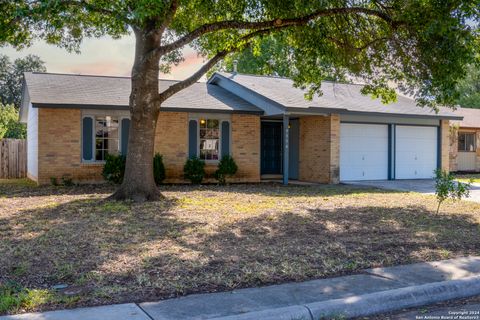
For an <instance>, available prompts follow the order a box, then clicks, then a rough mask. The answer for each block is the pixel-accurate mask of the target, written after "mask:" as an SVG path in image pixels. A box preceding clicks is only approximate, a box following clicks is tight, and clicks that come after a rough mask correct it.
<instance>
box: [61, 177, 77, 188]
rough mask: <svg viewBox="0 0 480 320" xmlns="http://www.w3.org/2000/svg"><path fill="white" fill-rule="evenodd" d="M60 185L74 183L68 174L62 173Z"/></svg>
mask: <svg viewBox="0 0 480 320" xmlns="http://www.w3.org/2000/svg"><path fill="white" fill-rule="evenodd" d="M62 185H63V186H65V187H72V186H74V185H75V184H74V183H73V179H72V178H69V177H68V176H66V175H63V176H62Z"/></svg>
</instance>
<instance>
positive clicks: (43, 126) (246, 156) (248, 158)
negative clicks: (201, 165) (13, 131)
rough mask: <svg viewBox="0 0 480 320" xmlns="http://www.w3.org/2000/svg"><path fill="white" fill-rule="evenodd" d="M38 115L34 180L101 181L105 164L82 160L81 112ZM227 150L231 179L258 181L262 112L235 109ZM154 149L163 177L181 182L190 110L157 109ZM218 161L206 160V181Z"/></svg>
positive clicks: (47, 111)
mask: <svg viewBox="0 0 480 320" xmlns="http://www.w3.org/2000/svg"><path fill="white" fill-rule="evenodd" d="M38 116H39V119H38V123H39V126H38V183H39V184H49V183H50V179H51V178H53V177H54V178H56V179H57V181H58V182H61V178H62V177H66V178H69V179H73V180H74V181H75V182H80V183H92V182H101V181H103V177H102V175H101V172H102V168H103V165H102V164H94V163H90V164H87V163H82V161H81V130H82V129H81V117H82V112H81V110H78V109H60V108H55V109H53V108H52V109H49V108H40V109H39V114H38ZM231 130H232V143H231V152H232V156H233V157H234V159H235V161H236V162H237V165H238V168H239V170H238V172H237V174H236V176H235V177H234V179H232V181H235V182H258V181H260V117H259V116H255V115H240V114H238V115H237V114H234V115H232V118H231ZM155 152H158V153H160V154H161V155H163V161H164V164H165V170H166V179H165V182H166V183H183V182H186V181H185V180H184V179H183V165H184V164H185V161H186V159H187V156H188V113H185V112H161V113H160V115H159V121H158V125H157V129H156V132H155ZM216 168H217V166H216V164H207V166H206V172H207V179H206V181H214V180H213V172H214V171H215V170H216Z"/></svg>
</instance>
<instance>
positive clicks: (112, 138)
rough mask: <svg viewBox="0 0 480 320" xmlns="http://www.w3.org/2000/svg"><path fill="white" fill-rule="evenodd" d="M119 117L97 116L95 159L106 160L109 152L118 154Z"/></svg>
mask: <svg viewBox="0 0 480 320" xmlns="http://www.w3.org/2000/svg"><path fill="white" fill-rule="evenodd" d="M118 137H119V134H118V117H111V116H96V117H95V161H104V160H105V156H106V155H107V154H118V153H119V143H118Z"/></svg>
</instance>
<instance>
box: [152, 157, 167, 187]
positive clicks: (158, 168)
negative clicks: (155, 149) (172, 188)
mask: <svg viewBox="0 0 480 320" xmlns="http://www.w3.org/2000/svg"><path fill="white" fill-rule="evenodd" d="M153 177H154V178H155V183H156V184H157V185H160V184H162V182H163V180H165V166H164V165H163V158H162V155H161V154H159V153H156V154H155V156H154V157H153Z"/></svg>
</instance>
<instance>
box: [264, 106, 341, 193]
mask: <svg viewBox="0 0 480 320" xmlns="http://www.w3.org/2000/svg"><path fill="white" fill-rule="evenodd" d="M339 129H340V119H339V116H338V115H326V114H322V115H302V114H283V115H280V116H269V117H263V118H262V119H261V134H260V140H261V143H260V151H261V152H260V174H261V179H262V181H282V182H283V184H289V183H338V182H339V178H338V176H339Z"/></svg>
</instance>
